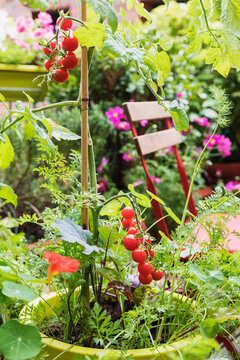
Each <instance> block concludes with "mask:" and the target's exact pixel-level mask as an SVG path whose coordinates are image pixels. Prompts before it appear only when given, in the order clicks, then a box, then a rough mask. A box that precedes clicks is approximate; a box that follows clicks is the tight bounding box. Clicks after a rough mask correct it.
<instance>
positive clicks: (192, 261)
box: [0, 1, 239, 360]
mask: <svg viewBox="0 0 240 360" xmlns="http://www.w3.org/2000/svg"><path fill="white" fill-rule="evenodd" d="M90 4H91V6H92V10H94V11H95V14H94V15H93V16H94V17H95V18H96V14H98V13H100V15H101V16H100V19H99V20H100V21H99V22H97V21H88V22H86V3H85V2H83V3H82V15H83V17H82V19H81V20H79V19H74V20H75V21H77V22H79V23H80V24H81V25H82V26H81V27H80V28H78V29H77V30H76V31H75V32H74V35H71V34H69V32H68V31H69V30H70V28H71V21H72V20H73V19H72V18H71V17H69V16H66V14H63V13H61V16H60V19H59V23H58V29H57V32H56V42H55V44H54V45H55V46H51V42H49V43H48V44H47V45H46V47H45V49H44V52H45V53H46V54H47V55H48V56H49V58H48V60H47V61H48V65H49V74H48V78H52V79H53V80H54V81H56V82H58V83H62V82H65V81H66V80H67V78H68V75H69V72H68V69H71V67H75V65H76V63H77V60H76V56H75V55H74V53H73V52H74V50H75V49H76V43H77V42H79V43H80V45H81V46H82V57H81V69H82V80H81V93H80V96H79V98H78V99H77V100H76V101H70V100H69V101H66V102H64V103H56V104H49V105H46V106H43V107H41V108H37V109H31V107H30V104H29V107H27V108H23V107H22V106H21V104H18V108H17V110H16V111H11V115H13V116H14V121H13V122H12V123H9V122H8V121H7V120H8V118H7V119H5V121H4V122H3V126H2V130H1V135H2V139H3V140H4V141H2V142H1V147H2V150H3V155H5V154H6V152H11V158H12V157H13V150H12V146H11V143H10V141H9V138H8V137H7V135H6V131H7V130H8V129H9V128H10V127H14V126H16V124H17V123H21V122H23V121H24V122H25V124H24V130H25V135H26V136H27V137H28V138H31V137H34V136H35V137H36V138H37V139H38V141H40V145H39V147H40V150H41V151H42V153H43V154H42V156H41V158H40V164H39V167H38V171H39V174H40V175H41V176H43V177H44V178H45V180H46V182H45V184H44V186H46V187H47V188H48V189H49V190H50V192H51V195H52V197H53V199H54V203H55V204H56V205H58V206H56V207H55V208H53V209H51V210H49V209H46V211H45V214H44V215H43V216H42V218H38V217H37V216H36V215H34V216H32V217H31V216H29V215H26V216H25V217H23V219H22V221H32V222H37V223H38V222H42V220H44V222H43V226H44V229H45V230H46V232H47V234H48V235H49V236H50V237H51V240H52V243H49V242H48V245H47V249H46V248H44V246H43V247H40V248H39V247H36V253H35V256H33V255H31V256H30V257H27V259H28V260H27V261H24V262H25V263H26V264H27V263H29V269H30V268H31V269H34V270H35V271H36V273H35V275H37V276H38V277H39V276H43V273H42V269H44V267H45V270H46V272H48V285H49V287H51V288H54V289H57V290H58V289H59V288H63V291H62V292H60V296H61V298H59V297H57V296H56V297H55V298H51V297H50V298H49V299H48V298H46V299H44V300H43V303H42V305H40V304H39V307H38V306H37V307H36V308H35V309H34V310H33V308H32V306H31V305H30V307H27V308H25V309H24V311H23V312H22V314H21V320H22V321H24V319H26V321H28V320H29V317H28V315H29V313H30V316H31V318H33V319H34V320H35V321H36V323H38V325H39V324H40V325H39V326H41V327H42V328H41V330H42V331H44V332H45V333H46V334H48V333H52V332H53V331H55V330H56V332H57V333H58V334H57V336H58V337H59V338H60V339H63V340H67V342H68V343H69V346H68V348H69V350H70V348H72V347H73V345H74V344H75V343H79V344H81V345H85V346H83V348H84V347H85V348H86V347H88V345H93V346H95V347H96V346H97V347H100V348H102V350H103V349H104V348H105V349H106V348H107V349H108V348H110V346H111V348H112V349H113V350H114V349H115V348H118V349H120V350H121V351H122V352H123V358H124V356H125V355H124V354H125V352H126V349H131V350H130V354H132V351H134V349H135V348H140V349H143V348H152V350H150V351H148V354H149V356H152V355H153V356H155V355H156V356H158V353H159V351H161V350H159V344H160V343H162V345H161V348H164V346H165V345H163V344H164V342H168V343H171V346H172V347H175V346H176V341H177V339H179V338H182V337H185V336H186V335H188V334H189V333H193V332H194V331H195V330H196V329H197V328H199V327H200V328H201V332H202V334H203V335H204V337H206V339H207V340H205V341H204V349H203V350H204V351H205V353H204V356H206V354H209V352H210V351H211V349H212V348H214V347H217V345H216V343H215V341H214V338H215V335H216V334H217V333H218V332H219V330H221V329H222V328H223V326H222V325H221V324H222V323H224V322H225V321H226V320H227V319H229V318H232V319H236V318H238V316H239V314H238V313H236V312H234V311H232V313H231V315H230V314H229V306H231V304H232V305H233V306H235V304H238V297H237V294H238V291H239V278H238V270H237V271H236V264H237V260H238V259H237V256H236V255H234V254H232V255H230V254H228V253H227V252H226V250H224V249H222V247H221V244H222V243H223V242H224V241H225V237H226V233H225V231H226V232H227V230H226V229H224V222H223V219H222V218H220V221H219V222H218V224H217V225H216V230H217V231H213V228H214V227H213V224H211V223H209V224H208V229H209V235H210V242H208V243H205V241H204V239H203V241H202V244H201V247H200V246H198V247H197V248H194V243H195V241H194V240H195V239H194V236H193V235H192V229H193V228H194V227H195V226H196V225H197V224H198V223H199V222H200V223H202V222H204V221H206V218H207V215H208V214H210V213H212V212H213V213H214V212H216V211H219V210H222V209H224V212H229V214H234V213H235V212H238V211H239V202H238V199H236V198H235V197H234V196H232V195H229V194H227V193H225V192H224V191H222V190H221V189H220V190H218V191H217V192H216V193H215V196H214V197H213V198H211V199H208V200H207V201H206V202H205V203H204V202H203V203H202V204H201V209H202V212H200V216H199V217H198V219H195V221H192V222H189V223H188V224H187V225H186V226H184V223H185V218H186V214H187V210H186V209H187V206H186V207H185V210H184V213H183V216H182V219H179V218H178V217H177V216H176V215H175V214H174V212H173V211H171V210H170V209H169V208H168V207H167V206H166V205H165V203H164V206H165V210H166V212H167V214H168V215H169V216H171V217H172V218H173V219H174V221H176V222H177V224H178V225H179V229H178V231H176V233H175V234H172V238H171V239H168V238H166V237H165V236H162V242H161V243H160V244H157V245H156V246H154V247H153V243H154V239H152V238H151V237H149V233H148V230H149V229H145V225H144V222H143V213H142V210H144V208H145V207H150V200H149V198H148V197H146V196H145V195H142V194H140V193H137V192H136V191H135V190H134V189H133V187H131V186H130V187H129V193H127V194H122V193H121V194H119V195H117V196H115V197H113V198H112V199H108V200H106V201H104V199H103V198H102V197H101V196H99V195H98V194H97V185H96V176H95V164H94V158H93V152H92V143H91V139H90V138H89V137H88V127H87V107H88V100H89V99H88V91H87V86H86V83H87V81H86V80H87V76H86V74H87V72H88V70H89V69H88V62H87V59H89V60H91V56H92V53H93V47H94V46H96V47H101V46H103V44H104V46H105V50H109V51H110V52H111V53H112V54H113V55H114V54H115V55H116V56H119V57H122V58H123V60H124V61H126V60H129V59H130V58H131V59H133V63H134V65H135V67H136V69H137V70H138V72H139V73H140V74H141V76H142V77H143V79H144V80H145V81H146V84H147V86H148V87H149V88H150V89H151V91H152V92H153V94H154V95H155V96H156V97H157V99H158V100H159V102H161V101H162V100H163V97H162V96H160V95H158V93H157V90H158V89H157V85H156V83H155V82H154V81H153V80H152V78H151V74H150V70H149V69H151V70H158V76H159V79H158V86H159V87H160V88H161V89H162V85H163V82H164V79H165V78H166V77H167V74H168V72H169V71H168V70H169V66H168V65H169V62H168V61H169V59H168V56H167V53H166V52H165V51H164V50H163V51H160V52H159V51H158V48H156V47H155V46H153V49H151V51H150V49H149V48H145V47H144V46H143V44H141V46H140V47H138V46H137V45H136V44H137V43H138V41H137V42H136V41H132V40H131V41H130V40H129V37H128V36H130V38H131V35H132V34H128V33H127V31H126V28H124V29H123V35H124V34H127V37H126V38H124V37H123V38H121V37H120V36H119V33H115V31H116V28H117V17H116V15H115V13H114V11H113V8H112V7H111V4H110V2H107V1H106V2H105V3H104V4H102V2H101V3H99V2H95V1H90ZM136 5H139V4H138V3H137V2H136ZM138 8H139V11H140V12H141V11H142V7H141V6H140V7H138ZM202 12H203V15H204V14H205V15H206V10H205V8H204V7H203V8H202ZM147 16H148V15H147ZM97 18H99V16H97ZM105 18H108V22H109V24H110V27H107V25H103V24H102V22H103V20H104V19H105ZM70 20H71V21H70ZM125 25H126V24H125ZM60 29H62V30H63V31H64V32H65V33H64V35H63V41H62V48H63V49H62V48H59V42H60V41H59V33H60ZM131 31H132V33H133V34H134V29H132V28H130V32H131ZM120 34H121V32H120ZM134 36H135V35H134ZM165 40H166V39H165ZM104 41H105V43H104ZM144 41H145V40H144ZM144 41H143V40H142V39H140V41H139V42H140V43H142V42H144ZM120 45H122V47H120V51H119V46H120ZM123 45H124V46H123ZM166 46H167V45H166V42H164V43H163V44H162V48H166ZM167 47H168V46H167ZM87 49H89V50H87ZM129 54H130V55H129ZM55 56H56V58H55ZM155 56H157V62H156V59H155ZM66 57H67V59H66ZM60 61H61V62H60ZM59 62H60V63H59ZM144 62H145V63H144ZM158 62H160V64H161V66H159V67H158ZM149 76H150V77H149ZM213 95H214V97H215V100H216V101H219V116H218V117H219V119H218V121H219V123H221V124H225V123H226V119H225V115H226V110H228V109H229V106H228V103H227V101H226V96H225V94H224V92H221V90H219V89H213ZM1 99H2V101H3V102H4V98H3V97H2V98H1ZM29 102H30V103H31V98H30V97H29ZM161 103H162V102H161ZM162 104H163V105H164V103H162ZM66 105H67V106H76V107H77V108H80V107H81V115H82V152H81V156H80V155H79V154H78V153H73V154H72V156H71V157H72V167H71V168H69V167H68V166H67V164H66V162H65V160H64V158H63V156H62V155H61V154H60V153H59V152H58V151H57V149H56V147H54V145H53V143H52V141H51V137H52V136H55V137H56V138H59V137H60V135H61V137H62V138H65V139H66V138H67V139H74V136H75V138H78V137H76V135H74V134H71V133H70V132H67V130H66V129H62V128H61V127H60V126H59V125H57V124H55V123H53V122H52V121H51V119H47V118H45V117H44V116H40V115H38V113H41V112H42V111H44V110H46V109H48V108H57V107H61V106H66ZM164 106H165V105H164ZM8 110H9V109H8ZM223 110H224V111H223ZM170 111H171V114H172V117H173V120H174V121H175V125H176V127H177V128H178V129H179V130H180V131H182V130H187V127H188V121H187V117H186V114H185V112H184V110H183V109H182V108H181V107H179V106H178V104H176V103H173V104H172V105H171V108H170ZM8 117H9V116H8ZM38 124H41V127H40V126H39V125H38ZM43 126H44V127H45V128H46V129H47V130H48V134H47V133H46V131H44V130H43ZM213 136H214V134H213V135H212V137H210V138H209V140H208V141H209V142H210V141H211V140H212V138H213ZM207 144H208V143H207ZM207 144H206V146H207ZM10 150H11V151H10ZM1 156H2V154H1ZM11 158H10V159H9V158H8V159H7V160H6V159H4V161H3V156H2V157H1V161H2V163H1V165H2V167H3V168H4V167H5V168H6V167H7V166H8V164H9V162H10V161H11ZM201 160H202V156H201V157H200V159H199V160H198V161H197V164H196V169H195V171H194V176H196V173H197V171H198V168H199V165H200V163H201ZM80 162H81V165H82V167H81V182H80V174H79V163H80ZM88 164H89V174H88V171H87V169H88ZM88 177H89V182H90V184H89V186H88ZM68 180H71V181H73V182H74V186H73V191H72V193H70V194H62V193H61V192H60V191H59V188H58V185H57V182H58V181H60V182H62V181H64V182H66V181H68ZM193 181H194V178H193V180H192V183H191V186H192V185H193ZM2 188H4V186H2V185H1V189H0V190H1V192H0V195H1V196H2V197H3V198H5V199H7V200H8V201H13V197H14V195H13V194H12V192H11V189H9V188H7V189H6V186H5V189H4V190H5V191H3V189H2ZM149 195H150V197H153V194H149ZM156 200H157V201H160V202H161V203H163V202H162V200H161V199H158V198H157V199H156ZM186 205H187V204H186ZM80 218H81V224H82V226H80V225H79V224H80ZM89 223H90V230H91V231H90V230H89V229H88V228H89ZM126 229H127V230H126ZM59 235H60V236H61V242H60V243H59V241H58V242H55V240H56V239H57V238H58V239H59ZM162 235H163V234H162ZM217 245H218V246H219V248H218V247H216V246H217ZM50 250H51V251H50ZM229 257H230V258H229ZM229 260H230V261H229ZM229 262H230V265H229ZM8 263H9V262H8ZM9 264H10V265H11V263H9ZM137 264H139V265H137ZM3 266H5V267H6V260H5V259H4V260H3ZM216 266H218V270H216ZM233 268H234V269H235V272H233ZM4 270H6V269H4ZM35 271H34V272H35ZM10 272H11V271H10ZM46 272H45V274H44V275H45V276H44V278H46ZM61 273H67V274H68V275H66V274H65V276H64V278H62V277H60V281H58V282H56V286H55V285H53V281H52V280H53V276H54V277H55V276H56V275H60V274H61ZM233 274H234V275H233ZM129 275H135V276H136V277H137V278H134V280H137V288H135V290H134V289H132V288H134V287H135V286H134V285H136V284H134V283H133V281H132V279H131V278H130V279H129ZM164 275H165V276H164ZM38 277H34V279H33V281H35V280H36V279H37V280H39V279H38ZM23 278H24V277H23ZM152 280H154V281H161V283H158V285H157V286H156V288H149V284H150V283H151V282H152ZM18 281H19V278H18ZM44 281H46V280H45V279H44ZM140 282H141V284H142V285H141V286H139V283H140ZM90 284H91V285H92V287H91V286H90ZM167 289H168V290H167ZM41 290H42V289H40V291H41ZM45 290H46V288H45ZM133 290H134V291H133ZM165 290H167V291H168V292H167V293H166V292H165ZM182 294H183V295H184V297H182ZM41 296H42V295H41ZM58 300H59V301H60V303H59V306H58ZM51 301H53V304H52V306H51ZM46 302H47V303H48V304H49V305H50V306H49V305H48V307H45V305H44V304H46ZM105 302H106V304H107V305H106V306H107V309H109V308H108V306H109V303H110V304H111V303H113V306H111V309H112V308H115V309H117V310H118V314H117V318H116V320H115V321H113V320H112V318H111V316H112V315H113V314H111V316H110V315H109V316H108V315H107V310H106V309H104V306H105ZM218 302H220V303H221V308H220V309H218V306H217V303H218ZM33 305H34V304H33ZM55 305H57V307H55ZM193 308H194V310H193ZM50 309H51V310H50ZM104 310H105V311H104ZM51 311H53V316H51V314H50V313H51ZM89 313H90V314H91V317H89V316H87V315H88V314H89ZM49 316H50V318H49ZM36 318H37V319H36ZM186 319H188V321H189V323H188V325H187V327H186V322H185V320H186ZM53 323H55V324H54V325H55V327H54V328H53V327H52V324H53ZM62 323H65V325H66V326H65V328H64V332H63V333H61V328H62V327H61V325H62ZM120 326H121V331H120V332H119V327H120ZM7 330H8V331H9V329H7ZM7 330H6V326H5V324H4V325H3V326H2V327H1V329H0V334H1V337H0V339H1V340H0V341H2V343H0V348H1V349H3V346H4V345H3V341H4V340H5V339H6V336H7V334H8V331H7ZM12 330H14V327H13V328H12ZM209 338H210V340H208V339H209ZM15 340H16V342H15V343H16V345H17V346H16V349H18V345H19V343H20V342H21V341H22V338H21V337H19V336H18V337H17V338H16V336H15ZM188 344H189V346H188V347H187V348H185V346H184V349H183V350H182V352H183V353H185V352H186V351H194V349H193V348H192V345H193V344H191V343H190V341H188ZM4 348H5V349H6V347H4ZM10 350H11V351H12V352H13V350H15V349H12V348H11V349H6V351H5V352H4V356H5V357H7V358H9V359H10V360H11V358H12V359H20V358H29V357H31V356H30V355H29V352H28V354H27V355H26V353H25V357H24V356H22V355H21V354H19V353H16V352H15V353H14V355H13V354H12V353H11V355H9V351H10ZM30 350H31V349H30ZM65 350H67V349H66V346H64V350H63V351H64V352H65ZM167 350H168V349H167ZM70 351H71V350H70ZM83 351H84V350H83ZM151 351H153V353H151ZM154 351H155V354H154ZM94 352H95V350H94ZM141 352H142V350H141ZM61 353H62V349H60V350H59V355H60V354H61ZM127 354H129V353H127ZM133 354H134V353H133ZM177 354H179V356H180V357H181V350H180V348H179V349H176V352H174V353H173V356H176V355H177ZM89 355H90V356H94V353H93V352H92V351H91V352H90V353H89ZM107 356H108V355H107ZM116 356H117V357H121V353H119V352H118V353H117V354H116ZM140 356H141V354H140ZM160 356H161V355H160ZM163 356H165V357H167V358H168V357H170V356H171V354H167V353H165V354H164V352H163ZM144 357H145V355H144V354H143V358H144ZM140 358H141V357H140Z"/></svg>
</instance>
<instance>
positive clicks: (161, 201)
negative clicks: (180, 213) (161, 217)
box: [147, 190, 181, 225]
mask: <svg viewBox="0 0 240 360" xmlns="http://www.w3.org/2000/svg"><path fill="white" fill-rule="evenodd" d="M147 193H148V195H149V196H150V197H151V198H152V199H154V200H156V201H157V202H159V203H160V204H161V205H163V206H164V209H165V210H166V212H167V213H168V215H169V216H171V218H172V219H173V220H174V221H175V222H176V223H177V224H179V225H180V224H181V220H180V219H179V218H178V217H177V215H176V214H174V212H173V211H172V210H171V209H170V208H169V207H168V206H166V204H165V202H164V201H163V200H161V199H160V198H159V197H158V196H156V195H154V194H153V193H151V191H148V190H147Z"/></svg>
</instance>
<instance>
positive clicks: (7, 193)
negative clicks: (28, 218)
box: [0, 183, 17, 207]
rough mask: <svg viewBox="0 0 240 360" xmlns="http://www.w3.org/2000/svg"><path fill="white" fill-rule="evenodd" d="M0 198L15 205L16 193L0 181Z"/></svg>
mask: <svg viewBox="0 0 240 360" xmlns="http://www.w3.org/2000/svg"><path fill="white" fill-rule="evenodd" d="M0 198H1V199H5V200H6V202H9V203H11V204H13V205H14V206H15V207H17V195H16V194H15V193H14V191H13V189H12V188H11V187H10V186H8V185H6V184H2V183H0Z"/></svg>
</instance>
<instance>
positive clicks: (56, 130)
mask: <svg viewBox="0 0 240 360" xmlns="http://www.w3.org/2000/svg"><path fill="white" fill-rule="evenodd" d="M42 123H43V124H44V125H45V126H46V128H47V129H49V126H50V129H51V130H50V136H51V137H54V138H55V139H57V140H61V139H63V140H78V139H81V137H80V136H79V135H77V134H74V133H73V132H72V131H70V130H68V129H67V128H65V127H64V126H61V125H59V124H58V123H57V122H55V121H53V120H52V119H50V118H45V119H43V120H42Z"/></svg>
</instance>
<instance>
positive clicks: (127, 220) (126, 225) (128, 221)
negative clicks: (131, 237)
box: [122, 219, 131, 229]
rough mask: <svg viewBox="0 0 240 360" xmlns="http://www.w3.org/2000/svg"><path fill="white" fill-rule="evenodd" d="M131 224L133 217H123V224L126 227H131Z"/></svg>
mask: <svg viewBox="0 0 240 360" xmlns="http://www.w3.org/2000/svg"><path fill="white" fill-rule="evenodd" d="M130 224H131V219H122V226H123V227H125V228H126V229H128V228H129V226H130Z"/></svg>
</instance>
